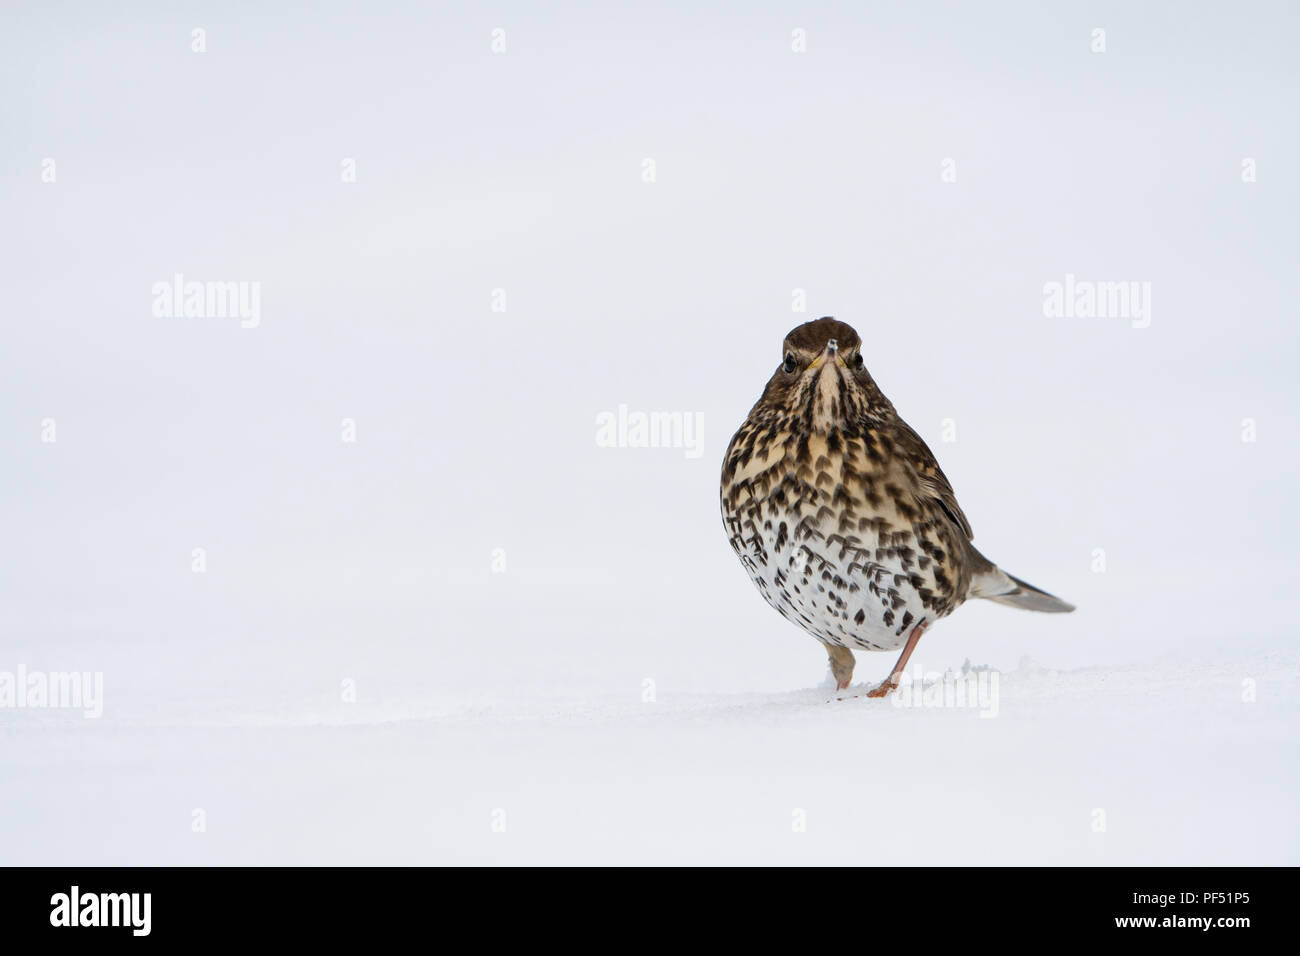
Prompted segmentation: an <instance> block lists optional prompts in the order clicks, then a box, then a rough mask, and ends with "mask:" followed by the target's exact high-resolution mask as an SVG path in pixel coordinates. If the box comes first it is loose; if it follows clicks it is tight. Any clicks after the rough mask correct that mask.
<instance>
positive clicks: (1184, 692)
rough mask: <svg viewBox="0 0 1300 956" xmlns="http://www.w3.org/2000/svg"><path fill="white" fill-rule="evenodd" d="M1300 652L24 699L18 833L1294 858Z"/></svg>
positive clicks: (8, 841) (683, 852)
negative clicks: (1248, 691) (492, 688)
mask: <svg viewBox="0 0 1300 956" xmlns="http://www.w3.org/2000/svg"><path fill="white" fill-rule="evenodd" d="M808 650H809V651H810V652H811V651H812V650H813V648H812V647H811V646H810V647H809V648H808ZM1297 663H1298V662H1297V658H1296V656H1295V655H1294V654H1288V655H1279V654H1273V655H1269V656H1267V657H1264V656H1261V657H1255V658H1252V659H1249V660H1245V659H1240V658H1239V659H1237V660H1234V661H1231V662H1228V661H1215V660H1212V659H1208V658H1197V659H1191V660H1188V659H1182V660H1166V661H1164V662H1160V663H1152V664H1150V665H1147V666H1140V667H1139V666H1134V667H1123V668H1115V669H1103V668H1080V669H1074V670H1062V671H1056V670H1050V669H1047V668H1045V667H1043V666H1041V665H1040V664H1035V663H1033V662H1031V661H1029V660H1028V659H1026V660H1025V661H1022V663H1021V664H1020V665H1019V666H1018V667H1016V668H1014V669H1012V670H1010V671H1007V672H1005V673H1002V674H1000V675H999V681H998V698H997V704H998V707H997V712H996V716H990V717H982V716H980V709H979V708H972V709H954V708H921V709H904V708H901V707H896V706H894V705H891V704H889V703H885V702H881V701H875V700H868V699H865V698H858V699H852V700H846V701H835V700H832V698H833V696H834V695H833V693H832V692H830V691H827V690H822V689H805V690H797V691H789V692H778V693H766V694H761V693H748V694H739V693H737V694H702V693H674V692H672V691H671V689H669V688H662V687H656V688H655V694H654V696H655V697H656V698H657V700H655V701H654V702H643V701H642V700H641V693H642V691H641V688H640V687H637V686H633V687H629V688H628V689H627V692H626V693H621V694H611V693H605V694H603V695H601V696H597V697H592V698H587V699H575V698H568V699H565V698H563V697H556V698H555V699H551V700H533V701H531V702H529V701H515V702H511V701H510V700H509V699H508V698H506V697H502V698H500V699H499V700H498V702H495V703H485V702H477V703H476V702H468V701H467V702H463V703H453V702H449V701H446V700H427V699H426V700H421V699H419V698H418V696H412V697H410V698H409V699H405V700H400V701H396V700H395V701H390V702H389V703H388V704H387V705H384V706H378V705H374V704H370V705H368V704H367V703H366V702H365V700H364V696H365V695H364V685H362V691H363V692H362V694H361V697H360V699H358V701H357V702H356V703H355V704H344V703H341V702H335V701H330V700H328V699H325V698H324V697H323V696H322V698H321V699H320V700H317V701H299V702H296V703H294V702H290V701H281V702H278V703H276V704H275V705H274V706H260V707H255V706H251V705H246V706H243V707H241V706H238V705H237V704H234V703H233V702H232V703H230V704H228V705H227V706H225V707H220V708H214V709H212V710H211V711H208V710H205V708H204V707H201V706H200V707H195V706H193V705H186V704H174V705H166V704H164V705H162V706H159V707H156V708H152V707H151V708H150V709H149V710H148V712H145V711H139V710H136V711H135V712H131V710H132V709H131V708H112V707H110V708H109V710H108V712H107V713H106V715H105V716H104V717H102V718H101V719H99V720H98V721H87V720H83V719H81V718H79V717H76V716H73V715H71V714H67V713H56V712H52V711H46V712H36V711H27V712H25V713H24V712H17V711H8V712H2V711H0V721H2V723H0V727H2V728H3V731H2V732H0V733H2V736H0V740H3V751H4V754H5V770H6V772H5V774H4V776H3V778H0V805H3V806H4V807H5V813H4V815H3V818H0V846H3V847H4V851H3V858H4V860H3V861H4V862H5V863H30V864H55V863H60V864H115V863H123V864H156V863H176V864H211V863H217V864H234V863H313V864H315V863H322V864H324V863H395V864H431V863H742V864H745V863H754V864H757V863H846V864H890V865H899V864H922V863H936V862H938V863H999V864H1002V863H1005V864H1029V863H1048V864H1066V863H1082V864H1143V863H1161V864H1234V863H1235V864H1240V863H1252V864H1254V863H1270V864H1295V863H1297V862H1300V844H1298V842H1297V835H1296V828H1295V806H1296V802H1297V799H1298V798H1300V779H1298V776H1297V764H1296V760H1295V754H1296V743H1297V740H1296V732H1295V727H1296V705H1295V699H1296V698H1295V689H1296V685H1297V676H1298V672H1297ZM1246 674H1254V675H1259V676H1258V679H1257V681H1258V682H1257V686H1256V688H1255V693H1256V700H1255V701H1254V702H1253V703H1247V702H1243V684H1242V682H1243V680H1244V679H1246V678H1245V676H1244V675H1246ZM862 686H866V685H865V684H864V685H862ZM855 689H861V688H855ZM123 709H125V710H127V712H126V713H123V712H122V710H123ZM984 709H985V710H986V711H987V708H984ZM195 809H201V810H203V811H204V814H205V817H206V830H205V832H194V831H193V827H192V814H193V810H195ZM1099 811H1100V813H1099ZM1098 826H1104V831H1099V830H1098V829H1096V827H1098Z"/></svg>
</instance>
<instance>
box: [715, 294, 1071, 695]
mask: <svg viewBox="0 0 1300 956" xmlns="http://www.w3.org/2000/svg"><path fill="white" fill-rule="evenodd" d="M861 349H862V342H861V339H860V338H859V337H858V334H857V332H855V331H854V330H853V329H852V328H851V327H850V326H848V325H846V324H844V323H843V322H837V321H835V320H834V319H832V318H829V317H828V318H822V319H818V320H816V321H815V322H808V323H806V324H804V325H801V326H799V327H798V328H796V329H794V330H793V331H792V332H791V333H790V334H789V335H788V336H786V339H785V343H784V345H783V348H782V355H783V362H782V364H781V366H780V367H779V368H777V370H776V372H775V373H774V374H773V376H772V378H771V380H770V381H769V382H768V383H767V388H766V389H764V391H763V395H762V397H761V398H760V399H759V400H758V402H757V403H756V404H755V405H754V407H753V409H751V411H750V413H749V417H748V418H747V419H746V420H745V423H744V424H743V425H741V426H740V430H739V431H737V432H736V434H735V436H734V437H733V438H732V439H731V444H730V445H729V446H728V448H727V453H726V456H725V458H724V459H723V465H722V494H721V498H722V518H723V523H724V525H725V527H726V530H727V534H728V536H729V538H730V540H731V546H732V548H734V549H735V551H736V554H737V555H739V557H740V561H741V563H742V564H743V565H744V567H745V570H746V571H748V572H749V576H750V577H751V578H752V579H753V581H754V583H755V585H757V587H758V590H759V592H760V593H761V594H762V595H763V597H764V599H765V600H766V601H767V602H768V603H769V604H770V605H772V607H774V608H776V610H778V611H779V612H780V613H781V614H782V615H784V616H785V617H786V618H787V619H788V620H790V621H793V622H794V623H796V624H798V625H799V626H800V627H802V628H803V629H804V630H805V631H807V632H808V633H809V634H811V635H812V636H813V637H815V638H817V640H819V641H821V642H822V643H823V644H824V645H826V649H827V653H828V654H829V656H830V663H831V671H832V673H833V675H834V676H835V678H836V682H837V684H838V685H839V687H840V688H841V689H843V688H845V687H847V686H848V684H849V681H850V679H851V677H852V673H853V664H854V658H853V653H852V652H853V651H854V650H869V651H888V650H895V649H897V648H899V647H903V648H904V652H903V655H902V657H900V659H899V662H898V665H897V666H896V667H895V669H894V672H893V673H892V674H891V675H890V677H889V678H888V679H887V680H886V681H885V683H883V684H882V685H881V686H880V687H878V688H876V689H875V690H874V691H872V692H871V693H872V695H873V696H879V695H880V694H883V693H887V692H888V691H889V690H890V689H891V688H892V687H893V686H894V685H895V684H896V682H897V679H898V675H899V673H901V671H902V669H903V667H904V666H905V665H906V663H907V658H908V656H909V655H910V653H911V650H912V648H913V647H915V644H916V641H917V640H919V639H920V636H921V634H922V633H923V632H924V631H925V629H926V628H927V627H928V626H930V625H931V624H933V623H934V622H935V621H937V620H939V619H940V618H942V617H947V616H948V615H949V614H951V613H952V612H953V611H954V610H956V609H957V607H958V606H960V605H961V603H962V602H963V601H965V600H966V599H967V598H969V597H983V598H988V599H990V600H994V601H998V602H1000V603H1003V604H1010V605H1013V606H1016V607H1022V608H1028V609H1031V610H1037V611H1070V610H1073V608H1072V607H1071V606H1070V605H1069V604H1066V603H1065V602H1064V601H1061V600H1059V599H1057V598H1055V597H1052V596H1051V595H1050V594H1047V593H1045V592H1043V591H1040V590H1038V589H1037V588H1034V587H1032V586H1030V585H1028V584H1025V583H1024V582H1023V581H1020V580H1018V579H1016V578H1013V577H1011V576H1010V575H1009V574H1007V573H1005V572H1004V571H1002V570H1000V569H999V568H998V567H997V566H996V565H994V564H993V563H992V562H991V561H989V560H988V559H987V558H985V557H984V556H983V555H982V554H980V553H979V552H978V551H976V550H975V546H974V545H973V544H972V543H971V539H972V532H971V527H970V523H969V522H968V521H967V520H966V516H965V515H964V514H963V513H962V511H961V508H960V507H959V506H958V504H957V499H956V497H955V496H954V495H953V491H952V486H951V485H949V483H948V479H947V478H946V477H945V476H944V473H943V471H942V470H941V469H940V468H939V464H938V462H937V461H935V459H934V455H933V454H932V453H931V451H930V449H929V448H928V447H926V444H925V442H924V441H922V440H921V437H920V436H919V435H918V434H917V433H916V432H915V431H913V430H912V428H911V427H909V426H908V424H907V423H906V422H904V421H903V420H902V419H901V418H899V416H898V413H897V412H896V411H895V410H894V406H893V405H892V404H891V403H890V401H889V399H887V398H886V397H885V396H884V394H883V393H882V392H881V391H880V389H879V388H878V387H877V386H876V383H875V381H874V380H873V379H872V378H871V375H870V374H869V373H868V372H867V370H866V367H865V363H864V361H863V357H862V351H861Z"/></svg>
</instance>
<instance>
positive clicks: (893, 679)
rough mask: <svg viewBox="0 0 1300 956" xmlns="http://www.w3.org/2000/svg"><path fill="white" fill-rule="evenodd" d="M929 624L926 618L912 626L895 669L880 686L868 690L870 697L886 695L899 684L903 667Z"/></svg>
mask: <svg viewBox="0 0 1300 956" xmlns="http://www.w3.org/2000/svg"><path fill="white" fill-rule="evenodd" d="M929 626H930V625H929V624H927V623H926V622H925V620H924V619H922V620H921V621H918V622H917V625H916V627H914V628H912V633H911V634H910V635H909V636H908V638H907V643H906V644H904V645H903V653H902V654H900V655H899V656H898V663H897V664H895V665H894V669H893V670H892V671H890V672H889V676H888V677H886V678H885V679H884V680H883V681H881V682H880V685H879V686H877V687H873V688H871V690H869V691H867V696H868V697H884V696H885V695H886V694H888V693H889V692H890V691H891V690H893V689H894V688H895V687H897V686H898V677H899V675H900V674H902V673H903V669H904V668H905V667H907V661H908V659H909V658H910V657H911V656H912V651H913V650H914V649H915V648H916V644H917V642H918V641H919V640H920V639H921V635H922V634H924V633H925V629H926V628H927V627H929Z"/></svg>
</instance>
